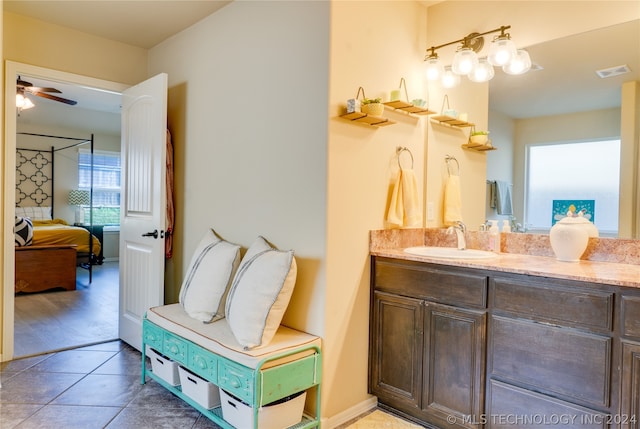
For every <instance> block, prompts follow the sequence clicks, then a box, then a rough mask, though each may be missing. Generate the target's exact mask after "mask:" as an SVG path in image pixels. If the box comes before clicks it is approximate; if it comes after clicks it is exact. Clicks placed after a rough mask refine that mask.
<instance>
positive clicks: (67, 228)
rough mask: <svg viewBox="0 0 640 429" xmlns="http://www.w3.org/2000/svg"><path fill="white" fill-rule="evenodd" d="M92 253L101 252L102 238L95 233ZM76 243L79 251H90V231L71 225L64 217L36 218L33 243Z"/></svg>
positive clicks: (39, 244)
mask: <svg viewBox="0 0 640 429" xmlns="http://www.w3.org/2000/svg"><path fill="white" fill-rule="evenodd" d="M91 238H92V248H91V253H93V254H94V255H97V254H99V253H100V248H101V243H100V240H98V238H97V237H96V236H94V235H92V236H91ZM52 244H75V245H77V246H78V247H77V251H78V253H89V231H87V230H86V229H84V228H82V227H79V226H71V225H69V224H68V223H67V222H66V221H64V220H63V219H52V220H34V221H33V245H34V246H46V245H52Z"/></svg>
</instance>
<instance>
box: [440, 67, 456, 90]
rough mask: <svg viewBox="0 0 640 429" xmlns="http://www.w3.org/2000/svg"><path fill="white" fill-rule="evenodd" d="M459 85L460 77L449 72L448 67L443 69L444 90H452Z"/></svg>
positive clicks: (449, 68) (451, 71)
mask: <svg viewBox="0 0 640 429" xmlns="http://www.w3.org/2000/svg"><path fill="white" fill-rule="evenodd" d="M459 83H460V75H457V74H455V73H454V72H453V70H451V67H450V66H447V67H445V68H444V73H443V74H442V86H444V87H445V88H453V87H454V86H458V84H459Z"/></svg>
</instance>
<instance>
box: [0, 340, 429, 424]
mask: <svg viewBox="0 0 640 429" xmlns="http://www.w3.org/2000/svg"><path fill="white" fill-rule="evenodd" d="M140 366H141V365H140V352H138V351H137V350H135V349H133V348H132V347H130V346H128V345H126V344H124V343H122V342H120V341H113V342H108V343H104V344H98V345H94V346H89V347H82V348H77V349H72V350H64V351H60V352H56V353H49V354H44V355H40V356H35V357H29V358H24V359H16V360H13V361H10V362H5V363H0V381H1V382H2V387H0V428H2V429H13V428H16V429H54V428H55V429H59V428H64V429H94V428H95V429H103V428H106V429H128V428H131V429H134V428H135V429H147V428H148V429H152V428H153V429H162V428H167V429H176V428H180V429H220V426H218V425H216V424H215V423H213V422H212V421H211V420H209V419H207V418H206V417H204V416H203V415H202V414H200V413H199V412H198V411H196V410H195V409H193V408H191V407H190V406H189V405H188V404H187V403H185V402H184V401H182V400H181V399H179V398H177V397H176V396H174V395H173V394H171V393H170V392H168V391H167V390H166V389H164V388H163V387H161V386H160V385H159V384H157V383H156V382H154V381H153V380H148V381H147V383H146V384H144V385H142V384H140V370H141V368H140ZM419 427H420V426H416V425H413V424H411V423H408V422H407V421H405V420H402V419H399V418H396V417H394V416H391V415H389V414H387V413H384V412H382V411H379V410H376V411H374V412H372V413H368V414H366V415H364V416H363V417H362V418H360V419H356V421H354V422H349V423H347V424H345V425H342V426H340V428H345V429H383V428H384V429H413V428H419Z"/></svg>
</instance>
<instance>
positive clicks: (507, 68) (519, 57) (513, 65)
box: [502, 49, 531, 75]
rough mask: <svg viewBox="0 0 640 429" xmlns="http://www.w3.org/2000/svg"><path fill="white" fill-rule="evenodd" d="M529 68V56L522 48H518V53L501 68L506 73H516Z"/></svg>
mask: <svg viewBox="0 0 640 429" xmlns="http://www.w3.org/2000/svg"><path fill="white" fill-rule="evenodd" d="M530 68H531V57H529V53H528V52H527V51H525V50H523V49H518V53H517V54H516V56H515V58H513V59H512V60H511V61H510V62H509V64H505V65H504V66H502V70H503V71H504V72H505V73H507V74H512V75H518V74H523V73H526V72H528V71H529V69H530Z"/></svg>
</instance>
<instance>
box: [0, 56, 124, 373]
mask: <svg viewBox="0 0 640 429" xmlns="http://www.w3.org/2000/svg"><path fill="white" fill-rule="evenodd" d="M17 76H21V77H23V78H24V77H27V76H29V77H31V78H33V79H41V80H43V81H51V82H55V83H56V84H59V85H70V86H77V87H82V88H85V89H89V90H93V91H99V92H107V93H112V94H113V93H116V94H120V93H121V92H122V91H123V90H124V89H126V88H127V86H126V85H123V84H119V83H115V82H109V81H103V80H99V79H94V78H89V77H86V76H80V75H75V74H71V73H65V72H59V71H55V70H51V69H45V68H41V67H37V66H31V65H27V64H20V63H15V62H10V61H7V63H6V75H5V88H6V97H5V125H6V130H5V131H6V134H5V135H6V139H5V155H6V156H5V165H4V167H5V181H4V183H5V186H4V198H3V204H4V207H5V210H4V213H5V223H4V236H5V237H9V238H10V237H12V236H13V223H12V222H13V216H11V214H12V213H14V207H15V205H16V198H15V189H16V178H15V176H16V174H15V171H16V159H15V152H16V147H17V146H16V133H17V111H16V106H15V97H14V96H13V90H12V89H13V88H14V87H15V85H16V78H17ZM4 246H5V247H4V249H3V250H4V255H5V258H4V266H3V284H4V291H3V300H2V302H3V305H2V326H3V332H2V356H1V359H0V360H2V361H7V360H11V359H12V358H13V357H14V351H15V344H14V336H15V333H16V332H15V316H16V310H15V303H16V302H15V301H16V300H15V296H14V282H15V272H14V263H15V256H14V244H13V243H11V242H10V241H9V240H5V241H4ZM105 268H106V267H105ZM111 268H113V267H112V266H111ZM80 276H81V274H80ZM107 277H109V276H108V275H107ZM116 278H117V275H116ZM81 281H82V280H81ZM45 295H46V294H45ZM116 317H117V316H116ZM115 323H116V324H117V320H116V322H115Z"/></svg>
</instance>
